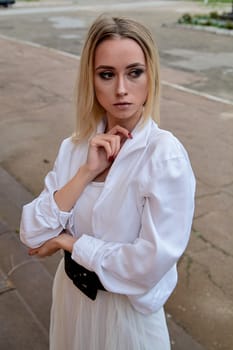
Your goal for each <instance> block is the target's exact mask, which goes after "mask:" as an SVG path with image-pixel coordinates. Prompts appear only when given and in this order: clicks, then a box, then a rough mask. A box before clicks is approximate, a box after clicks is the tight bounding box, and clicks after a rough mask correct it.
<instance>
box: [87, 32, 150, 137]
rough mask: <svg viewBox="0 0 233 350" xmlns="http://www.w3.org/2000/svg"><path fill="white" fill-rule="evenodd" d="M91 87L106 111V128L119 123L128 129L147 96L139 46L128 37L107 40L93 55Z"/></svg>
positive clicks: (132, 125) (146, 80) (143, 62)
mask: <svg viewBox="0 0 233 350" xmlns="http://www.w3.org/2000/svg"><path fill="white" fill-rule="evenodd" d="M94 88H95V94H96V98H97V100H98V102H99V104H100V105H101V106H102V107H103V108H104V110H105V111H106V116H107V119H108V128H109V129H111V128H112V127H113V126H114V125H116V124H119V125H121V126H124V127H126V128H127V129H128V130H132V129H133V128H134V126H135V125H136V124H137V122H138V120H139V119H140V117H141V115H142V110H143V105H144V103H145V101H146V98H147V95H148V72H147V66H146V60H145V56H144V53H143V51H142V49H141V47H140V46H139V45H138V44H137V42H136V41H134V40H132V39H128V38H113V39H107V40H105V41H103V42H102V43H100V44H99V45H98V46H97V48H96V51H95V57H94Z"/></svg>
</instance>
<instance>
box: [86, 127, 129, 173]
mask: <svg viewBox="0 0 233 350" xmlns="http://www.w3.org/2000/svg"><path fill="white" fill-rule="evenodd" d="M130 138H132V136H131V134H130V133H129V131H128V130H127V129H125V128H123V127H121V126H119V125H116V126H115V127H114V128H112V129H111V130H110V131H108V132H107V133H105V134H97V135H95V136H94V137H93V138H92V139H91V141H90V143H89V150H88V155H87V162H86V165H87V167H88V169H89V171H90V172H92V173H93V175H94V176H97V175H99V174H101V173H102V172H103V171H104V170H105V169H107V168H108V167H109V166H110V165H111V164H112V162H113V161H114V159H115V158H116V156H117V155H118V153H119V151H120V149H121V146H122V144H123V143H124V141H125V140H126V139H130Z"/></svg>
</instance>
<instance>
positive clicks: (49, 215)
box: [20, 146, 72, 248]
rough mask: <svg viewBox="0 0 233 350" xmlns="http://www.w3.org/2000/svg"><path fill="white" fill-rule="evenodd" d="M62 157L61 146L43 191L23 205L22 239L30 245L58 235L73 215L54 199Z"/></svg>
mask: <svg viewBox="0 0 233 350" xmlns="http://www.w3.org/2000/svg"><path fill="white" fill-rule="evenodd" d="M62 158H63V157H62V146H61V148H60V151H59V154H58V157H57V159H56V161H55V164H54V168H53V170H52V171H50V172H49V173H48V175H47V176H46V178H45V187H44V190H43V192H42V193H41V194H40V195H39V197H37V198H36V199H34V200H33V201H32V202H31V203H29V204H26V205H25V206H24V207H23V211H22V218H21V223H20V239H21V241H22V242H23V243H24V244H25V245H27V246H28V247H31V248H36V247H39V246H41V245H42V244H43V243H44V242H46V241H47V240H48V239H51V238H53V237H56V236H58V235H59V233H60V232H61V231H62V230H63V229H65V228H66V225H67V222H68V220H69V218H70V217H71V215H72V211H70V212H64V211H61V210H59V208H58V206H57V204H56V202H55V200H54V192H55V191H56V190H58V189H59V183H58V169H59V168H60V165H59V164H60V163H61V162H62Z"/></svg>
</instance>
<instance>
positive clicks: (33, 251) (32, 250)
mask: <svg viewBox="0 0 233 350" xmlns="http://www.w3.org/2000/svg"><path fill="white" fill-rule="evenodd" d="M28 254H29V255H31V256H32V255H36V254H38V249H37V248H30V249H28Z"/></svg>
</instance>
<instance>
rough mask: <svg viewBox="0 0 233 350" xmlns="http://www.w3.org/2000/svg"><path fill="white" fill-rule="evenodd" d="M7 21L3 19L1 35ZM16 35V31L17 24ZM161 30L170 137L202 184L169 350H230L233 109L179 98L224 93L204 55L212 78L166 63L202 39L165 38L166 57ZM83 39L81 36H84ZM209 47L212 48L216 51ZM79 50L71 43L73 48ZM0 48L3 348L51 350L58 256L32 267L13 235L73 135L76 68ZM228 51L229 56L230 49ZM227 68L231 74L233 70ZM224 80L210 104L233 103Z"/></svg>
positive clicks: (171, 312) (54, 54)
mask: <svg viewBox="0 0 233 350" xmlns="http://www.w3.org/2000/svg"><path fill="white" fill-rule="evenodd" d="M166 3H168V2H166ZM174 3H175V2H174ZM151 6H152V5H151ZM163 6H165V5H164V4H163ZM171 6H173V5H171ZM21 7H22V6H21ZM149 9H150V11H151V8H150V7H148V8H147V10H145V9H144V10H143V11H144V16H145V11H147V13H148V17H144V19H145V18H151V17H150V16H152V15H151V14H150V11H149ZM159 9H160V12H159V16H158V12H156V14H157V15H156V14H155V13H154V22H153V23H155V22H156V23H157V19H158V22H159V20H160V22H159V23H161V21H162V19H161V18H162V14H163V16H165V17H163V21H164V20H165V18H167V20H168V22H169V18H170V20H171V18H173V15H172V13H174V12H171V11H167V10H164V7H163V11H162V10H161V7H159ZM177 9H179V8H178V7H177ZM177 9H176V11H177ZM182 10H183V7H182ZM69 11H70V10H69ZM138 11H139V10H138ZM64 12H65V11H64ZM141 12H142V10H141ZM69 13H70V12H68V18H69V16H70V14H69ZM84 14H85V16H84ZM63 15H64V13H63ZM82 16H83V18H85V21H86V22H88V18H89V21H90V20H92V18H93V17H94V16H95V14H94V13H93V9H92V11H91V10H88V11H86V12H85V11H84V10H83V12H82ZM134 16H135V17H137V16H138V17H142V14H141V13H140V14H139V13H136V12H135V13H134ZM3 17H4V16H2V17H1V15H0V32H2V23H3V22H2V19H3ZM4 18H5V17H4ZM7 18H8V22H7V23H8V25H9V26H10V25H11V24H12V22H11V20H9V16H8V17H7ZM64 18H66V15H64ZM64 18H63V22H62V23H64V22H65V19H64ZM33 19H34V21H35V23H36V19H37V21H38V22H39V23H41V17H40V16H38V17H36V16H35V17H33ZM15 20H16V19H15ZM59 21H61V19H60V20H59ZM45 22H46V21H45ZM148 22H149V23H150V25H151V23H152V21H151V20H149V19H148ZM5 23H6V22H5ZM59 23H61V22H59ZM153 23H152V24H153ZM169 25H170V24H169ZM18 26H19V32H20V23H19V22H18ZM45 27H46V26H45ZM29 28H33V27H32V26H31V27H30V26H29ZM47 28H48V27H47ZM158 28H159V27H158ZM158 28H157V29H158ZM162 28H163V29H161V27H160V34H159V37H160V39H159V40H160V48H161V52H162V79H163V81H164V84H163V94H162V113H161V115H162V126H163V127H164V128H167V129H170V130H172V131H173V132H174V133H175V134H176V135H177V136H178V137H179V138H180V139H181V140H182V142H183V143H184V145H185V146H186V148H187V149H188V151H189V154H190V158H191V160H192V164H193V168H194V171H195V174H196V177H197V182H198V187H197V195H196V213H195V219H194V223H193V232H192V235H191V240H190V244H189V246H188V249H187V251H186V253H185V255H184V257H183V259H182V260H181V262H180V264H179V272H180V280H179V284H178V286H177V289H176V291H175V293H174V294H173V296H172V297H171V299H170V301H169V302H168V303H167V305H166V311H167V316H168V322H169V329H170V332H171V337H172V342H173V349H175V350H201V349H207V350H217V349H223V350H231V349H232V346H233V334H232V325H233V302H232V300H233V298H232V297H233V277H232V268H233V254H232V248H233V240H232V227H233V218H232V208H233V161H232V154H233V152H232V151H233V141H232V140H233V137H232V136H233V104H230V103H226V102H225V103H224V101H223V102H219V101H214V99H207V98H205V97H202V96H200V95H195V94H193V93H190V92H189V91H182V90H181V88H182V87H185V88H187V87H188V88H193V89H196V91H197V88H196V86H195V84H197V82H198V81H199V84H200V81H203V79H204V78H205V79H204V81H209V83H208V84H206V87H205V89H204V92H205V93H209V94H210V93H211V91H210V90H208V86H209V85H210V82H212V83H213V85H214V86H215V85H217V86H218V84H217V81H215V80H214V79H213V77H212V76H211V74H210V75H208V73H211V69H212V68H208V65H207V63H208V60H207V59H206V57H207V56H203V60H201V59H199V64H200V65H201V64H202V65H204V63H205V67H206V69H204V70H203V71H201V70H200V71H199V73H198V74H197V70H195V69H193V66H192V65H191V68H190V69H188V70H187V69H185V68H184V67H182V69H181V67H180V66H179V64H178V65H177V64H174V62H181V61H182V60H181V59H180V58H179V57H178V58H177V60H175V61H174V60H172V59H171V57H170V56H169V58H168V59H167V61H166V54H164V52H165V49H166V50H174V47H176V48H180V50H182V49H183V47H184V46H181V44H180V43H181V42H182V40H181V41H179V40H178V37H179V38H180V39H182V38H184V37H185V36H186V37H187V36H188V39H189V40H186V41H185V46H186V50H189V49H188V41H190V40H191V39H192V40H191V42H190V47H191V50H193V47H194V46H196V52H197V50H199V49H198V48H199V46H201V41H200V33H197V32H193V31H192V32H191V31H189V32H188V33H192V34H187V32H186V31H184V30H183V29H179V34H177V33H178V32H176V35H175V36H174V37H173V39H172V38H170V39H169V40H170V42H171V43H172V42H173V41H174V44H171V45H170V49H169V48H168V49H167V48H166V47H165V43H164V40H165V38H168V37H169V36H168V32H167V30H168V28H169V33H170V35H172V32H173V31H174V28H173V29H172V28H170V27H169V26H168V27H162ZM35 31H37V27H36V25H35V28H34V30H31V31H30V35H31V36H33V35H34V37H35V38H36V37H37V38H38V37H39V33H38V31H37V36H36V35H35V34H33V33H35ZM41 31H43V27H41ZM78 33H81V34H80V35H81V36H82V35H83V34H82V31H78ZM4 34H5V35H6V34H7V33H6V32H5V33H4ZM60 34H61V33H60ZM21 35H22V34H21ZM66 35H68V33H66ZM70 35H71V34H70ZM189 35H191V37H189ZM205 35H207V36H205ZM205 35H204V34H203V36H202V39H203V43H202V45H203V47H204V42H206V40H207V41H208V44H207V45H206V49H205V50H206V52H207V53H208V52H209V51H211V52H215V53H217V52H221V50H222V48H223V47H224V52H227V51H226V48H227V47H229V43H230V42H229V38H228V37H226V36H224V37H222V36H214V40H213V39H212V40H213V41H212V42H211V39H210V38H213V37H212V36H209V35H210V34H205ZM211 35H213V34H211ZM12 36H13V35H12ZM42 36H43V35H42ZM55 37H56V35H55ZM55 37H54V38H55ZM163 38H164V40H162V39H163ZM21 39H23V35H22V37H21ZM24 39H28V38H27V37H26V38H24ZM33 40H34V39H33ZM231 40H232V39H231ZM34 41H36V40H34ZM50 41H51V43H52V42H53V40H51V39H50ZM36 42H38V40H37V41H36ZM80 43H81V42H80ZM211 44H214V47H213V48H212V46H211ZM62 45H63V44H62V42H60V46H59V47H58V48H60V49H61V48H62ZM162 45H164V47H165V49H163V48H162ZM179 45H180V46H179ZM48 46H49V40H48ZM51 46H52V45H51ZM55 46H56V45H53V46H52V47H55ZM73 46H74V43H73V41H72V42H70V45H69V47H73ZM0 47H1V54H0V106H1V112H0V125H1V131H0V133H1V137H0V150H1V151H0V165H1V167H0V194H1V196H0V220H1V225H0V323H1V330H0V348H1V349H3V350H5V349H7V350H11V349H12V350H13V349H14V350H15V349H17V350H18V349H25V350H30V349H38V350H44V349H47V348H48V323H49V306H50V296H51V285H52V276H53V274H54V271H55V268H56V264H57V261H58V260H59V259H60V255H59V254H58V255H56V256H55V257H53V258H49V259H46V260H45V261H42V262H41V261H38V260H37V259H31V258H29V257H28V256H27V252H26V249H25V247H23V246H22V245H21V244H20V243H19V240H18V234H17V231H18V226H19V217H20V212H21V206H22V204H23V203H26V202H28V201H29V200H31V198H32V197H33V195H35V194H37V193H39V191H40V190H41V188H42V186H43V183H42V179H43V177H44V175H45V174H46V173H47V171H48V170H49V169H50V168H51V166H52V163H53V161H54V158H55V156H56V151H57V148H58V145H59V143H60V141H61V139H62V138H64V137H66V136H67V135H69V134H70V133H71V132H72V128H73V113H74V111H73V107H72V97H73V88H74V83H75V75H76V71H77V67H78V60H77V58H75V57H72V56H71V55H70V56H69V55H66V54H63V53H61V52H58V51H55V50H51V49H47V48H43V47H33V46H30V45H27V44H23V43H19V42H17V41H14V40H9V39H4V38H0ZM200 50H201V49H200ZM67 51H69V52H72V51H71V50H67ZM228 52H229V54H231V53H232V49H230V47H229V49H228ZM76 53H78V52H76ZM178 56H179V55H178ZM184 57H185V56H184ZM208 57H210V56H208ZM169 60H170V61H169ZM169 62H170V63H169ZM172 62H173V63H172ZM185 62H186V60H185ZM192 62H194V61H193V60H192ZM211 62H212V61H211V60H210V66H211V65H212V63H211ZM219 62H220V63H218V65H219V68H218V69H219V72H223V71H224V69H225V68H224V64H223V63H222V60H220V61H219ZM193 64H194V63H193ZM225 64H226V63H225ZM227 64H229V67H230V66H231V64H232V62H231V61H228V63H227ZM227 64H226V65H227ZM211 67H212V66H211ZM229 69H231V68H229ZM219 74H220V73H219ZM220 76H221V79H220ZM220 76H219V80H221V82H220V83H219V85H221V86H222V89H221V91H222V92H221V94H222V95H221V94H219V93H218V87H217V88H216V89H215V87H214V86H212V89H213V91H214V95H215V96H217V97H222V99H224V100H227V99H228V100H229V99H231V98H232V96H231V93H230V92H229V90H228V88H226V87H228V85H227V84H228V83H227V82H228V80H227V79H226V83H225V81H224V74H220ZM165 82H167V83H166V84H165ZM215 83H216V84H215ZM230 83H231V82H230ZM200 91H201V89H200ZM227 94H228V95H227ZM199 343H200V344H201V345H199Z"/></svg>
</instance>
